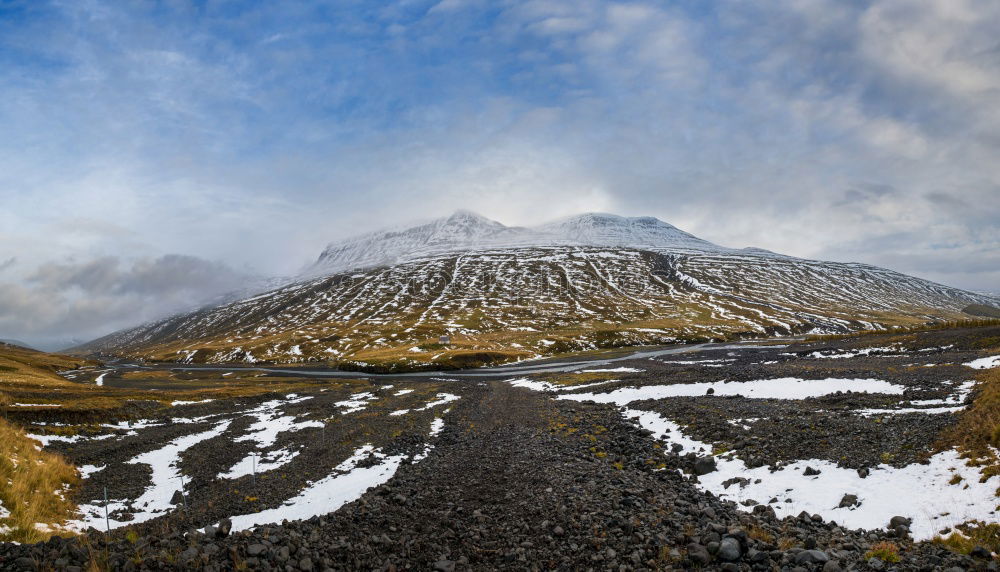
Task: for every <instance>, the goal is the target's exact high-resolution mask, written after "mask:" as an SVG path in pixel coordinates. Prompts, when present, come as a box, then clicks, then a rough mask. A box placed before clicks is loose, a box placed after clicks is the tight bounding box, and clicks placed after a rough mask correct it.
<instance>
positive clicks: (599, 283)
mask: <svg viewBox="0 0 1000 572" xmlns="http://www.w3.org/2000/svg"><path fill="white" fill-rule="evenodd" d="M588 243H589V244H588ZM998 303H1000V301H998V300H997V299H995V298H992V297H989V296H984V295H980V294H976V293H972V292H966V291H964V290H960V289H957V288H952V287H949V286H945V285H941V284H936V283H933V282H929V281H926V280H923V279H919V278H915V277H912V276H907V275H904V274H900V273H898V272H894V271H891V270H887V269H883V268H879V267H876V266H871V265H866V264H861V263H837V262H822V261H813V260H807V259H800V258H794V257H790V256H785V255H781V254H776V253H772V252H770V251H765V250H762V249H757V248H745V249H732V248H726V247H722V246H718V245H715V244H713V243H710V242H708V241H703V240H702V239H700V238H698V237H695V236H693V235H691V234H689V233H686V232H684V231H681V230H679V229H677V228H676V227H674V226H673V225H670V224H669V223H666V222H663V221H660V220H658V219H655V218H653V217H621V216H618V215H611V214H607V213H586V214H583V215H576V216H573V217H567V218H563V219H559V220H556V221H553V222H551V223H545V224H543V225H539V226H538V227H534V228H525V227H508V226H505V225H503V224H501V223H499V222H496V221H493V220H490V219H488V218H486V217H482V216H480V215H477V214H475V213H472V212H469V211H457V212H456V213H453V214H452V215H449V216H448V217H442V218H439V219H434V220H432V221H429V222H425V223H422V224H419V225H416V226H412V227H397V228H396V229H390V230H386V231H376V232H374V233H368V234H364V235H360V236H357V237H354V238H351V239H346V240H344V241H339V242H335V243H332V244H331V245H330V246H328V247H327V248H326V249H325V250H324V251H323V253H322V254H321V255H320V257H319V259H318V260H317V264H316V265H314V267H313V268H312V272H311V273H308V272H307V273H305V274H303V275H301V276H299V277H297V278H296V279H294V280H293V281H291V282H289V283H287V284H283V285H281V286H279V287H276V288H274V289H272V290H270V291H267V292H263V293H260V294H255V295H253V296H248V297H244V298H243V299H239V300H233V301H229V302H227V303H225V304H221V305H219V306H216V307H207V308H202V309H200V310H198V311H195V312H190V313H186V314H181V315H176V316H172V317H170V318H167V319H164V320H158V321H156V322H152V323H149V324H144V325H141V326H138V327H136V328H131V329H128V330H125V331H121V332H116V333H114V334H111V335H109V336H105V337H103V338H100V339H98V340H95V341H93V342H90V343H88V344H85V345H84V346H81V347H80V348H77V351H82V352H100V353H108V354H117V355H124V356H128V357H132V358H141V359H151V360H163V361H185V362H191V361H194V362H244V363H256V362H260V361H267V362H285V363H290V362H301V361H325V362H329V363H333V364H336V365H338V366H340V367H348V368H355V367H361V368H367V367H384V368H389V369H393V368H403V369H406V368H420V367H434V368H448V367H468V366H474V365H483V364H486V363H497V362H505V361H512V360H519V359H528V358H533V357H539V356H544V355H551V354H554V353H560V352H566V351H576V350H587V349H595V348H599V347H609V346H621V345H638V344H662V343H672V342H684V341H698V340H708V339H731V338H740V337H748V336H753V337H762V336H768V335H775V334H801V333H834V332H836V333H841V332H848V331H851V330H858V329H879V328H884V327H889V326H899V325H913V324H921V323H926V322H928V321H950V320H959V319H963V318H968V315H967V314H964V313H963V309H964V308H967V307H969V306H970V305H972V304H984V305H988V306H996V305H998ZM445 333H449V334H450V339H449V340H448V342H447V343H441V342H439V340H438V338H439V336H441V335H443V334H445Z"/></svg>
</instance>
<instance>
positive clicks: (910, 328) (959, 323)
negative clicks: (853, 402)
mask: <svg viewBox="0 0 1000 572" xmlns="http://www.w3.org/2000/svg"><path fill="white" fill-rule="evenodd" d="M990 326H1000V319H997V318H986V319H978V320H948V321H942V322H930V323H923V324H910V325H900V326H895V327H891V328H889V329H886V330H858V331H856V332H850V333H846V334H820V335H811V336H806V340H807V341H822V340H843V339H847V338H854V337H860V336H877V335H885V334H909V333H916V332H930V331H934V330H952V329H956V328H986V327H990Z"/></svg>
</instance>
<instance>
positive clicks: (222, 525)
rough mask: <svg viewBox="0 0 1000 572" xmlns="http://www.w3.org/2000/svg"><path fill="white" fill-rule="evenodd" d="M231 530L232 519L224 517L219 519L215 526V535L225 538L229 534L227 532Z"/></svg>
mask: <svg viewBox="0 0 1000 572" xmlns="http://www.w3.org/2000/svg"><path fill="white" fill-rule="evenodd" d="M232 530H233V521H231V520H229V519H228V518H224V519H222V520H220V521H219V525H218V526H217V527H215V537H216V538H225V537H226V536H229V533H230V532H231V531H232Z"/></svg>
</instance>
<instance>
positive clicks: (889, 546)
mask: <svg viewBox="0 0 1000 572" xmlns="http://www.w3.org/2000/svg"><path fill="white" fill-rule="evenodd" d="M870 558H878V559H879V560H881V561H882V562H899V561H900V557H899V546H897V545H896V544H895V543H894V542H888V541H883V542H876V543H875V544H873V545H872V547H871V549H870V550H869V551H868V552H866V553H865V560H868V559H870Z"/></svg>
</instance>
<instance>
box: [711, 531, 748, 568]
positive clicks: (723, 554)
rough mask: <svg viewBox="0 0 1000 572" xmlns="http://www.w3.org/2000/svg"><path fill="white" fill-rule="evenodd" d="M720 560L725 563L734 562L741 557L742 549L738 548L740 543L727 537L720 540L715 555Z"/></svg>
mask: <svg viewBox="0 0 1000 572" xmlns="http://www.w3.org/2000/svg"><path fill="white" fill-rule="evenodd" d="M715 555H716V556H717V557H718V558H719V559H720V560H723V561H726V562H735V561H737V560H739V559H740V557H741V556H743V549H742V548H741V547H740V541H739V540H737V539H735V538H733V537H732V536H727V537H725V538H723V539H722V542H720V543H719V551H718V552H717V553H716V554H715Z"/></svg>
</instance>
